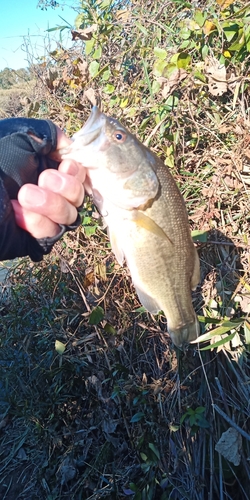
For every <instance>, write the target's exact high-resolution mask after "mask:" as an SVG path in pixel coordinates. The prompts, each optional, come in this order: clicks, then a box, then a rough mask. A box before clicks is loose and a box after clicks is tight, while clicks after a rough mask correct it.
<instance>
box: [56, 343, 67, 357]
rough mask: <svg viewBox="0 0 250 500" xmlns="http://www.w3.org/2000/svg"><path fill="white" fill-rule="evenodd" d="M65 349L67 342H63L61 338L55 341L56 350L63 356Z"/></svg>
mask: <svg viewBox="0 0 250 500" xmlns="http://www.w3.org/2000/svg"><path fill="white" fill-rule="evenodd" d="M65 349H66V344H63V343H62V342H60V340H56V341H55V350H56V352H58V354H60V355H61V356H62V354H63V353H64V351H65Z"/></svg>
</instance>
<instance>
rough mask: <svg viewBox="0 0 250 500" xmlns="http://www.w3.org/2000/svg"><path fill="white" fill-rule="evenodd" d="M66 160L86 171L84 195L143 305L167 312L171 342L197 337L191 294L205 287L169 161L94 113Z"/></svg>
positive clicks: (179, 343)
mask: <svg viewBox="0 0 250 500" xmlns="http://www.w3.org/2000/svg"><path fill="white" fill-rule="evenodd" d="M72 139H73V142H72V143H71V145H70V146H69V147H67V149H66V150H64V154H63V155H62V158H64V159H65V158H68V159H73V160H75V161H77V162H80V163H81V164H82V165H84V167H86V169H87V177H86V190H87V192H88V193H89V194H91V195H92V196H93V202H94V204H95V205H96V207H97V209H98V210H99V212H100V214H101V215H102V217H103V219H104V220H105V222H106V225H107V226H108V234H109V238H110V243H111V247H112V250H113V252H114V254H115V256H116V259H117V261H118V262H119V264H120V265H121V266H122V265H123V264H124V262H126V264H127V267H128V269H129V271H130V274H131V278H132V281H133V284H134V286H135V289H136V292H137V295H138V298H139V300H140V302H141V304H142V305H143V306H144V307H145V309H146V310H147V311H149V312H150V313H151V314H157V313H159V312H160V311H163V313H164V314H165V316H166V318H167V329H168V333H169V334H170V337H171V339H172V341H173V343H174V344H175V345H176V346H177V347H179V348H183V347H184V346H185V345H186V344H188V343H190V342H191V341H192V340H195V339H196V338H197V337H198V336H199V333H200V329H199V322H198V319H197V316H196V313H195V311H194V308H193V303H192V295H191V290H194V289H195V288H196V287H197V285H198V283H199V281H200V263H199V257H198V253H197V250H196V247H195V246H194V243H193V241H192V238H191V231H190V227H189V221H188V214H187V210H186V205H185V202H184V199H183V197H182V195H181V193H180V190H179V188H178V186H177V184H176V182H175V180H174V178H173V176H172V174H171V173H170V171H169V169H168V167H167V166H166V165H165V164H164V162H163V161H162V160H161V159H160V158H159V157H158V156H157V155H156V154H155V153H154V152H152V151H151V150H150V149H149V148H147V147H146V146H145V145H143V144H142V143H141V142H140V141H139V139H137V137H136V136H135V135H133V134H132V133H131V132H129V130H127V129H126V128H125V127H124V126H123V125H122V124H121V123H120V122H119V121H118V120H116V119H115V118H112V117H109V116H107V115H105V114H104V113H102V112H101V111H100V110H99V108H98V107H97V106H94V107H93V108H92V112H91V114H90V117H89V118H88V120H87V121H86V123H85V125H84V126H83V127H82V129H80V130H79V131H78V132H77V133H76V134H74V136H73V137H72Z"/></svg>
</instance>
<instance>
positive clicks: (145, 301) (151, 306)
mask: <svg viewBox="0 0 250 500" xmlns="http://www.w3.org/2000/svg"><path fill="white" fill-rule="evenodd" d="M135 289H136V293H137V295H138V297H139V300H140V302H141V304H142V305H143V306H144V307H145V309H147V311H148V312H150V313H151V314H157V313H158V312H159V311H160V310H161V308H160V307H159V305H158V304H157V302H156V300H155V299H153V298H152V297H150V296H149V295H148V294H147V293H145V292H143V290H141V288H139V287H138V286H137V285H135Z"/></svg>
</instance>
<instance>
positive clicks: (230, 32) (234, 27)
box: [223, 23, 239, 42]
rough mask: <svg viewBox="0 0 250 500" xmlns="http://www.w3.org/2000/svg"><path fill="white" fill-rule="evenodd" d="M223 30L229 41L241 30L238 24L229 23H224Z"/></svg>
mask: <svg viewBox="0 0 250 500" xmlns="http://www.w3.org/2000/svg"><path fill="white" fill-rule="evenodd" d="M223 32H224V35H225V38H226V40H227V42H231V41H232V39H233V38H234V36H235V35H237V34H238V32H239V25H238V24H231V23H230V24H229V23H224V24H223Z"/></svg>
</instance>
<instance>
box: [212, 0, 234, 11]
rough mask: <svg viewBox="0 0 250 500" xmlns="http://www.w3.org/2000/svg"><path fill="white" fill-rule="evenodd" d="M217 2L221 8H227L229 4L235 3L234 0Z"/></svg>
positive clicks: (219, 0) (218, 0)
mask: <svg viewBox="0 0 250 500" xmlns="http://www.w3.org/2000/svg"><path fill="white" fill-rule="evenodd" d="M216 2H217V4H218V5H219V6H220V8H221V10H226V9H227V8H228V7H229V5H231V4H232V3H234V0H216Z"/></svg>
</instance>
